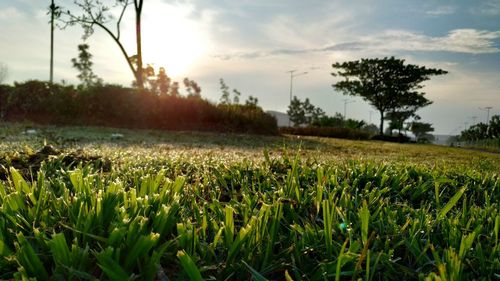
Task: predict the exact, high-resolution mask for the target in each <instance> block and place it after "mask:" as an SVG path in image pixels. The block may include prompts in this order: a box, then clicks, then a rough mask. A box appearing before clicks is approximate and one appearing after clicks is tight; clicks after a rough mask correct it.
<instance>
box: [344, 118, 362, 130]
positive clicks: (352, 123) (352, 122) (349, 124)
mask: <svg viewBox="0 0 500 281" xmlns="http://www.w3.org/2000/svg"><path fill="white" fill-rule="evenodd" d="M365 125H366V122H365V121H363V120H356V119H351V118H349V119H347V120H345V122H344V127H345V128H349V129H361V128H363V126H365Z"/></svg>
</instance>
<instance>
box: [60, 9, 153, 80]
mask: <svg viewBox="0 0 500 281" xmlns="http://www.w3.org/2000/svg"><path fill="white" fill-rule="evenodd" d="M74 3H75V5H76V6H77V7H78V8H79V9H80V10H81V14H74V13H73V12H71V11H70V10H62V9H61V10H60V15H59V16H60V17H59V19H60V21H62V22H63V24H64V25H63V27H62V28H65V27H66V26H73V25H80V26H82V28H83V29H84V35H83V38H84V39H86V38H88V37H89V36H91V35H92V34H93V33H94V28H95V27H96V26H97V27H99V28H101V29H102V30H104V31H105V32H106V33H107V34H108V35H109V36H110V37H111V38H112V39H113V40H114V41H115V43H116V44H117V45H118V47H119V48H120V51H121V52H122V54H123V56H124V57H125V59H126V60H127V63H128V66H129V67H130V70H131V71H132V73H133V74H134V77H135V81H136V85H137V87H139V88H140V89H143V88H144V75H143V72H144V69H143V63H142V37H141V14H142V8H143V3H144V0H133V1H131V0H115V1H114V5H112V6H111V7H113V8H114V7H119V8H120V12H119V17H118V19H117V20H116V23H115V24H116V31H115V32H113V31H112V30H111V28H110V27H109V26H108V24H109V23H110V22H111V21H112V20H113V16H112V12H111V8H110V7H109V6H107V5H105V4H104V3H103V1H102V0H75V1H74ZM132 4H133V7H134V13H135V45H136V54H135V55H133V56H131V55H129V53H128V52H127V50H126V49H125V47H124V46H123V43H122V41H121V37H120V36H121V33H120V32H121V29H120V24H121V21H122V19H123V15H124V14H125V11H126V10H127V7H129V6H130V5H132Z"/></svg>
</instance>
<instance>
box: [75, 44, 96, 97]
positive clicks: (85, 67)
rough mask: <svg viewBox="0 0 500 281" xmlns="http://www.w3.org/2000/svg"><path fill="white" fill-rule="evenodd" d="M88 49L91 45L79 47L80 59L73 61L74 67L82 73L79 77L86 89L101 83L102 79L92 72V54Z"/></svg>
mask: <svg viewBox="0 0 500 281" xmlns="http://www.w3.org/2000/svg"><path fill="white" fill-rule="evenodd" d="M88 49H89V45H87V44H80V45H78V58H72V59H71V62H72V63H73V67H74V68H76V69H77V70H78V71H79V72H80V74H78V75H77V77H78V79H80V81H81V82H82V86H84V87H90V86H92V85H95V84H100V83H101V79H99V77H97V75H95V74H94V72H93V71H92V65H93V63H92V54H91V53H90V52H89V51H88Z"/></svg>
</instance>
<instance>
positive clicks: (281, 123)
mask: <svg viewBox="0 0 500 281" xmlns="http://www.w3.org/2000/svg"><path fill="white" fill-rule="evenodd" d="M266 113H268V114H271V115H272V116H274V117H275V118H276V120H277V121H278V127H288V126H289V122H290V117H288V114H286V113H283V112H278V111H273V110H268V111H266ZM291 125H292V126H293V124H291Z"/></svg>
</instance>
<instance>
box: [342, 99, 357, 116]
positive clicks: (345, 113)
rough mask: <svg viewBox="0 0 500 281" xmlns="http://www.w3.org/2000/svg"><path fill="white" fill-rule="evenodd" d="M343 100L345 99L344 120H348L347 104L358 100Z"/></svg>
mask: <svg viewBox="0 0 500 281" xmlns="http://www.w3.org/2000/svg"><path fill="white" fill-rule="evenodd" d="M343 101H344V120H346V117H347V105H348V104H349V103H353V102H356V101H355V100H350V99H345V100H343Z"/></svg>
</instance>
